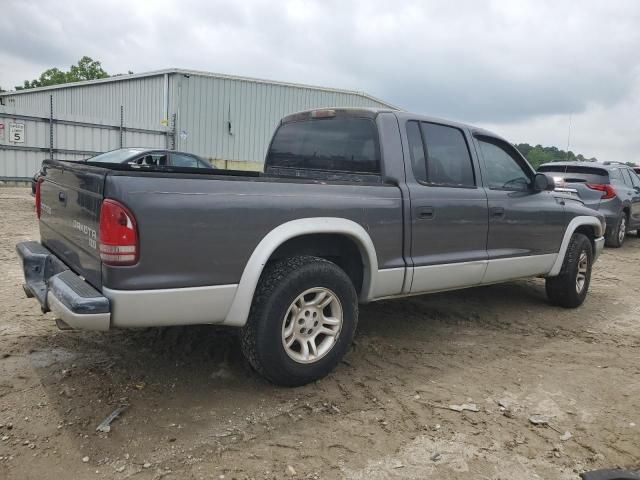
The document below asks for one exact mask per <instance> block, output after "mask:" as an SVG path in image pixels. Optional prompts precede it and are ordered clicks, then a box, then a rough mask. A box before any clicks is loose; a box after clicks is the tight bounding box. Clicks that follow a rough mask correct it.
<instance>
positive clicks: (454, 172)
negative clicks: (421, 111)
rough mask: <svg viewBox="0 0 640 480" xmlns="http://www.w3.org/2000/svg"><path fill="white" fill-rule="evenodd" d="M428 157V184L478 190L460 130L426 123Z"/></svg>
mask: <svg viewBox="0 0 640 480" xmlns="http://www.w3.org/2000/svg"><path fill="white" fill-rule="evenodd" d="M420 126H421V127H422V135H423V137H424V142H425V144H426V149H425V150H426V153H427V180H428V182H429V183H431V184H434V185H448V186H456V187H474V186H475V185H476V181H475V178H474V176H473V165H472V163H471V155H470V154H469V149H468V148H467V142H466V140H465V139H464V135H463V133H462V132H461V131H460V130H458V129H457V128H453V127H446V126H444V125H438V124H435V123H427V122H422V123H421V125H420Z"/></svg>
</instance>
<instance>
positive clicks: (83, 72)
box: [67, 55, 109, 82]
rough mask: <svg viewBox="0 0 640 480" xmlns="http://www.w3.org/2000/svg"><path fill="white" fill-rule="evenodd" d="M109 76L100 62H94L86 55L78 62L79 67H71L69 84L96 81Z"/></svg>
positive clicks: (68, 76)
mask: <svg viewBox="0 0 640 480" xmlns="http://www.w3.org/2000/svg"><path fill="white" fill-rule="evenodd" d="M108 76H109V74H108V73H107V72H105V71H104V70H103V69H102V64H101V63H100V62H99V61H98V60H93V59H92V58H90V57H87V56H86V55H85V56H84V57H82V58H81V59H80V61H78V64H77V65H71V69H70V70H69V73H67V81H68V82H80V81H82V80H96V79H98V78H107V77H108Z"/></svg>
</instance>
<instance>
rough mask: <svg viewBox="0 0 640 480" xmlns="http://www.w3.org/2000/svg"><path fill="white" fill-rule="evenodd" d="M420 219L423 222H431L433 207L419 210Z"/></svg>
mask: <svg viewBox="0 0 640 480" xmlns="http://www.w3.org/2000/svg"><path fill="white" fill-rule="evenodd" d="M418 218H420V219H422V220H429V219H431V218H433V207H420V208H418Z"/></svg>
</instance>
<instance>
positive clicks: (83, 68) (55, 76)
mask: <svg viewBox="0 0 640 480" xmlns="http://www.w3.org/2000/svg"><path fill="white" fill-rule="evenodd" d="M108 76H109V74H108V73H107V72H105V71H104V69H103V68H102V64H101V63H100V62H99V61H98V60H93V59H92V58H91V57H87V56H86V55H85V56H84V57H82V58H81V59H80V60H79V61H78V63H77V64H76V65H71V67H70V68H69V71H68V72H65V71H63V70H60V69H59V68H55V67H54V68H50V69H48V70H45V71H44V72H42V74H41V75H40V77H39V78H36V79H35V80H31V81H29V80H25V81H24V84H23V85H22V86H17V87H16V90H25V89H28V88H36V87H47V86H49V85H59V84H61V83H70V82H81V81H83V80H95V79H98V78H107V77H108Z"/></svg>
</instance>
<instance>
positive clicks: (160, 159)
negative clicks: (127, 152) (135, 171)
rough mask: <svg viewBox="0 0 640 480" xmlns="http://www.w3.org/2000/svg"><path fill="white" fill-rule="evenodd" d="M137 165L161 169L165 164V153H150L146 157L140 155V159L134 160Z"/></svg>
mask: <svg viewBox="0 0 640 480" xmlns="http://www.w3.org/2000/svg"><path fill="white" fill-rule="evenodd" d="M134 162H135V163H137V164H138V165H147V166H153V167H158V166H160V167H162V166H165V165H166V164H167V155H166V154H165V153H160V152H155V153H154V152H152V153H147V154H146V155H142V156H141V157H139V158H137V159H136V160H134Z"/></svg>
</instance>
